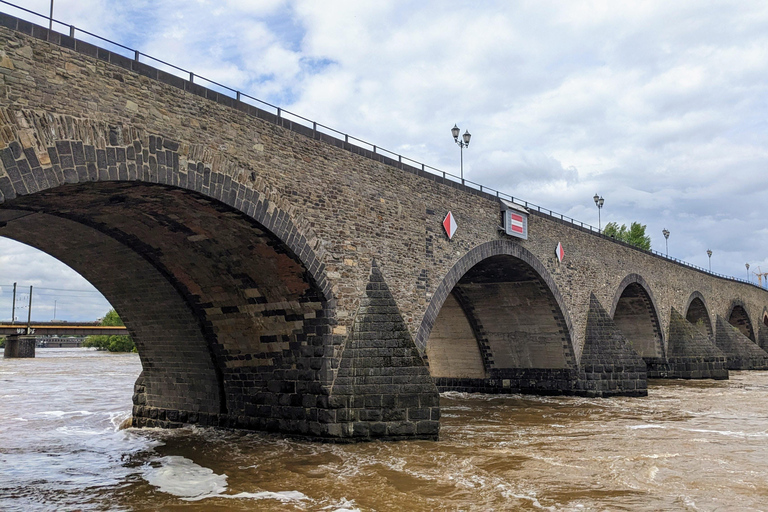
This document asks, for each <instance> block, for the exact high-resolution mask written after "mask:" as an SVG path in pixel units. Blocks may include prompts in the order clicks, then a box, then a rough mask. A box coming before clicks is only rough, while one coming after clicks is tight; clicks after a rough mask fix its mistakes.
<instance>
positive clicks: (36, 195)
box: [0, 15, 768, 439]
mask: <svg viewBox="0 0 768 512" xmlns="http://www.w3.org/2000/svg"><path fill="white" fill-rule="evenodd" d="M48 39H50V42H48V41H46V40H48ZM0 45H2V47H3V49H4V52H5V57H4V62H5V61H6V60H7V64H8V65H7V66H0V204H1V205H2V207H0V235H2V236H8V237H11V238H14V239H17V240H20V241H22V242H25V243H28V244H30V245H34V246H36V247H39V248H40V249H42V250H44V251H46V252H48V253H50V254H52V255H54V256H55V257H57V258H59V259H61V260H62V261H64V262H65V263H67V264H69V265H70V266H71V267H73V268H74V269H75V270H77V271H78V272H80V273H81V274H83V275H84V276H85V277H86V278H87V279H89V280H90V281H91V282H92V283H93V284H94V285H95V286H97V288H99V289H100V290H102V292H103V293H104V294H105V296H106V297H107V298H108V300H110V302H112V304H113V305H115V307H116V308H117V309H118V311H119V312H120V314H121V316H122V317H123V318H124V320H125V323H126V326H127V327H128V329H129V331H130V332H131V334H132V335H133V336H134V339H135V340H136V342H137V345H138V346H139V351H140V357H141V358H142V364H143V367H144V373H143V375H142V377H141V378H140V379H139V382H137V387H136V395H135V402H136V403H135V407H134V413H135V417H136V421H137V424H140V425H158V426H173V425H177V424H183V423H203V424H210V425H228V426H237V427H245V428H255V429H263V430H270V431H280V432H285V433H290V434H295V435H307V436H316V437H322V438H330V439H343V438H345V436H350V437H349V438H351V436H352V435H353V434H354V432H355V431H357V433H358V434H359V433H360V432H363V433H364V432H365V428H368V434H365V435H361V436H360V438H366V439H367V438H370V437H375V436H384V437H387V436H392V437H397V436H399V434H398V433H397V432H395V430H397V428H399V427H393V425H395V424H394V423H392V424H391V425H390V424H386V422H378V421H377V420H375V419H371V418H375V417H377V413H376V412H372V411H374V409H375V406H374V405H370V404H371V402H368V405H364V406H363V407H362V408H359V407H357V406H355V405H354V404H355V401H354V394H353V395H350V394H349V393H348V392H347V391H345V392H344V393H346V394H343V395H342V394H340V395H339V397H341V396H344V397H345V398H344V399H343V400H341V399H339V400H341V401H339V400H336V399H335V395H334V393H333V388H334V385H335V383H336V382H339V381H338V379H339V376H340V375H341V374H343V372H342V371H341V370H340V368H342V362H343V361H344V357H345V356H344V354H345V353H346V350H347V349H350V347H353V346H355V343H357V344H358V345H359V343H362V342H363V341H368V340H363V339H357V340H353V338H352V336H356V335H355V334H354V333H355V332H358V333H360V332H363V331H360V326H359V325H358V324H356V322H357V320H356V318H357V316H358V312H359V311H361V310H362V309H365V306H364V305H365V304H366V303H368V302H367V301H370V300H371V297H370V296H369V295H368V293H369V284H371V282H372V281H371V279H372V275H373V274H372V271H371V268H372V267H373V260H374V258H375V259H376V261H377V263H378V272H379V273H380V275H381V280H382V281H381V283H386V288H387V290H388V293H389V294H390V295H391V300H392V301H393V302H394V305H395V307H396V309H397V314H398V315H399V318H401V320H402V325H401V327H404V329H405V331H402V330H400V331H398V332H399V333H400V334H398V337H397V339H398V340H400V341H402V342H403V343H405V339H406V338H405V336H404V335H403V332H407V333H408V334H409V337H410V339H412V340H413V343H414V344H415V347H416V350H418V352H419V354H420V355H421V356H426V355H427V354H428V353H429V354H430V357H432V358H439V357H443V358H444V359H443V360H442V361H440V363H441V364H442V366H440V365H438V366H439V367H440V370H439V375H437V374H436V375H434V377H436V380H435V382H436V383H437V385H438V386H439V387H440V388H441V389H463V390H470V391H488V392H509V391H512V390H517V391H526V392H536V393H563V392H568V393H572V392H579V393H584V394H591V395H610V394H630V395H635V394H643V393H644V389H645V388H644V386H645V378H646V373H645V369H644V367H643V368H641V367H640V366H639V365H638V364H637V360H636V356H632V355H631V350H628V349H627V347H626V346H625V345H623V344H622V343H620V342H619V341H617V340H619V338H622V339H624V338H627V339H628V340H629V342H630V343H631V344H632V345H630V346H633V345H634V346H635V347H636V350H638V351H640V352H642V353H643V354H642V355H643V357H644V359H645V361H646V363H648V364H650V365H651V369H650V375H654V374H655V375H658V376H661V372H662V371H663V370H664V368H665V366H664V365H666V364H667V363H668V362H669V363H671V360H668V359H665V358H667V357H668V355H669V357H671V354H670V350H671V348H673V347H670V346H669V343H670V336H671V334H669V333H670V332H671V330H672V321H671V318H672V309H673V308H675V309H676V310H678V311H680V312H681V313H682V314H683V315H684V316H685V318H686V319H687V320H689V321H691V322H693V323H695V324H699V323H700V324H701V328H702V329H704V330H708V331H709V332H710V333H712V331H714V329H712V325H713V324H714V323H715V319H716V318H717V317H718V316H720V317H723V318H727V319H729V320H731V321H732V322H733V323H735V324H736V325H738V326H739V328H740V329H742V332H745V333H746V336H748V337H749V336H750V334H749V333H750V332H751V333H752V335H751V337H752V338H753V340H755V333H757V337H758V339H756V340H755V341H759V340H760V339H764V336H763V338H761V334H760V333H761V330H762V326H761V327H760V329H758V328H757V326H758V324H760V323H764V320H763V319H764V317H765V312H766V306H768V293H766V291H765V290H762V289H760V288H758V287H757V286H753V285H748V284H745V283H740V282H737V281H735V280H729V279H723V278H720V277H715V276H712V275H709V274H707V273H705V272H702V271H699V270H696V269H693V268H690V267H686V266H685V265H682V264H679V263H676V262H673V261H670V260H666V259H664V258H662V257H660V256H657V255H653V254H650V253H648V252H645V251H641V250H637V249H635V248H632V247H630V246H627V245H626V244H623V243H620V242H616V241H614V240H611V239H609V238H607V237H604V236H602V235H599V234H597V233H594V232H592V231H590V230H588V229H585V228H583V227H580V226H577V225H575V224H572V223H569V222H566V221H563V220H562V219H559V218H557V216H555V215H553V214H551V212H541V211H537V210H531V211H530V217H529V226H528V228H529V238H528V240H519V239H514V238H510V237H507V236H506V235H504V234H502V233H500V232H499V231H498V229H497V228H498V225H499V217H500V205H499V201H498V199H497V198H496V197H494V196H492V195H490V194H487V193H485V192H481V191H479V190H475V189H471V188H469V187H464V186H462V185H461V184H459V183H456V182H453V181H451V180H449V179H445V178H443V177H442V176H437V175H434V174H430V173H427V172H425V171H424V170H422V169H418V168H414V167H410V166H408V165H405V164H402V163H400V162H398V161H397V160H393V159H390V158H387V157H384V156H382V155H380V154H377V153H375V152H373V151H368V150H365V149H361V148H358V147H356V146H354V145H351V144H349V143H348V142H347V141H345V140H340V139H336V138H333V137H331V136H329V135H327V134H323V133H320V132H317V131H315V130H313V129H312V128H311V127H306V126H302V125H299V124H296V123H294V122H291V121H290V120H287V119H285V118H283V117H279V116H277V115H275V114H273V113H270V112H265V111H263V110H259V109H258V108H256V107H253V106H251V105H248V104H246V103H243V102H240V101H237V100H236V99H234V98H231V97H228V96H226V95H223V94H220V93H217V92H215V91H211V90H208V89H206V88H204V87H202V86H200V85H198V84H195V83H192V82H190V81H188V80H185V79H183V78H180V77H176V76H173V75H170V74H168V73H164V72H162V71H159V70H157V69H153V68H151V67H150V66H148V65H146V64H144V63H140V62H137V61H134V60H131V59H127V58H125V57H122V56H120V55H117V54H114V53H111V52H108V51H106V50H103V49H100V48H97V47H95V46H93V45H90V44H88V43H84V42H82V41H76V40H74V39H71V38H68V37H67V36H65V35H61V34H56V33H50V34H49V33H48V31H47V30H46V29H44V28H42V27H36V26H34V25H32V24H29V23H27V22H24V21H22V20H18V19H16V18H12V17H10V16H7V15H0ZM448 211H451V212H452V213H453V215H454V217H455V218H456V221H457V223H458V231H457V233H456V234H455V235H454V237H453V238H452V239H448V237H447V236H445V233H444V232H443V228H442V225H441V223H442V220H443V218H444V217H445V215H446V213H447V212H448ZM558 243H562V245H563V246H564V248H565V254H566V256H565V258H564V259H563V261H562V262H559V261H558V259H557V258H556V256H555V253H554V251H555V247H556V246H557V244H558ZM377 279H378V278H377ZM462 280H463V281H462ZM376 282H378V281H376ZM449 296H450V297H453V299H448V297H449ZM146 298H149V301H150V302H152V301H153V302H155V303H156V304H157V305H158V306H157V308H156V309H154V308H149V307H147V305H146V304H147V300H146ZM447 300H448V301H449V302H448V304H449V308H454V311H456V312H458V313H461V315H462V316H463V318H458V319H452V320H456V321H455V322H454V323H452V324H451V325H448V323H443V324H439V322H444V320H440V318H441V310H442V308H443V305H444V304H446V303H447V302H446V301H447ZM454 302H455V304H454ZM600 304H604V305H611V307H610V308H609V309H610V312H611V314H610V315H609V314H607V313H605V311H603V310H602V306H600ZM361 308H362V309H361ZM504 308H509V310H512V308H514V309H515V311H514V313H510V314H509V315H503V314H499V313H498V312H499V311H502V310H504ZM160 311H167V312H170V313H169V314H167V315H163V314H161V313H159V312H160ZM391 313H392V314H393V315H394V310H393V311H392V312H391ZM443 319H445V315H443ZM449 323H450V322H449ZM398 325H400V324H398ZM617 325H619V326H621V327H620V328H618V330H617V327H616V326H617ZM767 325H768V324H767ZM356 326H357V327H358V329H357V331H356V330H355V328H356ZM621 329H623V330H624V331H626V333H620V332H619V330H621ZM364 332H365V333H367V334H371V335H375V333H372V332H371V331H364ZM433 332H434V333H437V334H436V336H437V335H439V336H437V337H436V338H435V340H437V339H439V338H440V336H442V339H443V340H444V341H443V342H444V343H447V344H450V343H453V344H454V345H453V346H457V347H460V350H455V351H453V350H442V351H441V350H434V351H431V349H429V343H430V336H431V334H432V333H433ZM387 333H389V334H391V332H389V331H387ZM441 333H442V334H441ZM389 334H387V335H389ZM473 338H474V339H473ZM382 339H384V338H382ZM433 341H434V340H433ZM369 349H371V347H368V348H365V349H361V350H369ZM350 350H352V351H355V350H357V349H354V348H351V349H350ZM398 350H406V349H405V347H403V346H401V347H399V348H398ZM675 350H677V349H675ZM453 353H455V354H457V356H456V357H457V359H450V358H451V357H452V354H453ZM688 356H690V357H696V355H695V354H693V355H691V354H682V356H681V357H688ZM393 357H398V356H393ZM408 357H409V359H408V360H409V361H410V363H409V364H410V365H411V366H407V368H410V370H409V371H413V372H416V373H414V375H417V376H418V378H419V379H423V377H424V373H423V372H424V371H426V370H427V369H428V368H429V364H430V361H429V360H428V359H426V358H425V363H426V364H427V366H425V365H424V364H423V363H419V362H417V361H416V360H415V359H414V358H413V357H412V356H408ZM610 357H615V360H613V361H611V360H610ZM462 358H463V359H462ZM469 360H471V361H473V362H472V364H473V365H474V366H473V370H472V373H471V374H466V373H464V372H463V371H461V370H460V369H459V370H456V368H460V366H461V361H469ZM344 364H347V363H344ZM653 365H656V366H657V368H654V367H653ZM354 367H355V368H364V369H366V371H367V370H373V369H374V367H373V366H370V365H369V366H365V365H363V366H360V365H359V364H357V363H356V366H354ZM344 368H345V370H344V371H347V372H350V371H352V368H353V367H352V366H350V367H344ZM436 368H437V367H436ZM609 370H610V372H609ZM355 371H357V370H355ZM398 371H400V370H398ZM454 372H455V373H454ZM609 373H610V374H609ZM342 378H350V377H349V375H347V376H343V377H342ZM340 385H341V384H340ZM366 385H367V384H366ZM418 385H419V386H422V385H424V386H425V384H424V383H423V382H421V381H419V384H418ZM633 385H634V387H632V386H633ZM423 389H424V393H425V395H424V396H434V395H433V394H430V393H433V392H432V391H430V392H427V391H426V388H423ZM358 392H360V393H362V394H366V393H367V392H368V391H367V390H356V391H354V393H358ZM417 394H418V393H417ZM384 395H385V393H382V394H381V395H378V394H377V393H374V395H372V396H382V397H383V396H384ZM419 396H421V395H419ZM345 400H346V401H345ZM350 400H351V402H350ZM419 400H421V398H420V399H419ZM430 400H432V398H429V399H425V402H424V403H423V404H422V402H419V403H420V405H419V408H420V409H414V414H415V416H414V414H412V413H411V412H410V409H409V412H408V417H409V418H411V417H412V416H413V418H412V419H413V420H414V421H411V419H409V420H408V422H409V423H410V424H416V425H417V426H416V427H415V428H416V433H417V435H423V436H425V437H429V436H434V430H433V429H434V424H432V423H423V424H422V427H421V428H422V432H421V434H418V430H419V427H418V423H419V422H422V421H429V422H434V421H436V419H435V418H434V417H433V414H434V413H435V411H434V407H436V406H434V405H429V404H431V403H432V402H430ZM363 403H364V404H365V403H366V402H365V400H363ZM350 404H352V405H350ZM390 409H391V406H390V405H382V406H381V409H380V412H381V414H382V418H383V416H384V415H385V414H388V411H390ZM427 409H429V413H428V417H429V419H417V418H416V417H418V416H424V415H425V414H426V413H425V412H424V411H426V410H427ZM342 411H345V412H342ZM345 415H346V416H345ZM392 421H400V420H392ZM414 422H415V423H414ZM358 423H359V424H360V425H359V428H358V425H357V424H358ZM382 423H384V426H383V427H382ZM351 425H355V426H352V427H351ZM374 425H375V426H374ZM393 429H394V430H393ZM404 429H405V430H403V435H407V434H408V433H410V430H409V429H411V426H407V427H404Z"/></svg>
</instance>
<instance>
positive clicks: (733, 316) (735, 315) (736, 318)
mask: <svg viewBox="0 0 768 512" xmlns="http://www.w3.org/2000/svg"><path fill="white" fill-rule="evenodd" d="M726 319H727V320H728V323H729V324H731V325H732V326H734V327H735V328H737V329H738V330H739V332H741V334H743V335H744V336H746V337H747V338H749V339H750V340H752V341H754V342H757V339H756V338H755V329H754V327H753V326H752V320H751V319H750V318H749V313H747V306H746V305H745V304H744V301H742V300H741V299H733V300H732V301H731V305H730V307H729V308H728V315H727V316H726Z"/></svg>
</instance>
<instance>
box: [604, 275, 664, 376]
mask: <svg viewBox="0 0 768 512" xmlns="http://www.w3.org/2000/svg"><path fill="white" fill-rule="evenodd" d="M613 323H614V324H616V327H618V329H619V330H620V331H621V333H622V334H623V335H624V337H625V338H627V340H629V342H630V343H631V344H632V348H633V349H634V350H635V352H637V353H638V354H639V355H640V357H642V358H643V361H645V364H646V365H647V366H648V377H654V376H656V375H655V372H654V368H656V366H657V365H663V364H664V343H663V338H662V336H661V328H660V325H659V319H658V316H657V314H656V308H655V307H654V301H653V299H652V298H651V296H650V295H649V293H648V291H647V290H646V289H645V287H644V286H643V285H641V284H640V283H638V282H633V283H630V284H628V285H627V286H626V288H624V290H623V291H622V292H621V295H620V296H619V299H618V301H617V302H616V307H615V309H614V313H613Z"/></svg>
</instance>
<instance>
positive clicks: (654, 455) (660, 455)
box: [640, 453, 680, 459]
mask: <svg viewBox="0 0 768 512" xmlns="http://www.w3.org/2000/svg"><path fill="white" fill-rule="evenodd" d="M679 456H680V454H679V453H652V454H650V455H641V456H640V458H642V459H671V458H672V457H679Z"/></svg>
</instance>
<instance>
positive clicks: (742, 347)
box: [715, 315, 768, 370]
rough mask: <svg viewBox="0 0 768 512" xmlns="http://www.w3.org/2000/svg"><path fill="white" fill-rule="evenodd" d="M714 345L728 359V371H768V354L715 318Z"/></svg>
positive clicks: (733, 328) (720, 318)
mask: <svg viewBox="0 0 768 512" xmlns="http://www.w3.org/2000/svg"><path fill="white" fill-rule="evenodd" d="M715 344H716V345H717V347H718V348H719V349H720V350H722V351H723V352H724V353H725V356H726V357H727V358H728V369H729V370H768V352H766V351H765V350H763V349H761V348H760V347H759V346H757V344H756V343H754V342H753V341H752V340H751V339H749V338H747V337H746V336H744V335H743V334H742V333H741V332H740V331H739V330H738V329H736V328H735V327H734V326H732V325H731V324H729V323H728V322H727V321H725V319H723V318H722V317H721V316H720V315H718V316H717V322H716V329H715Z"/></svg>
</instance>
